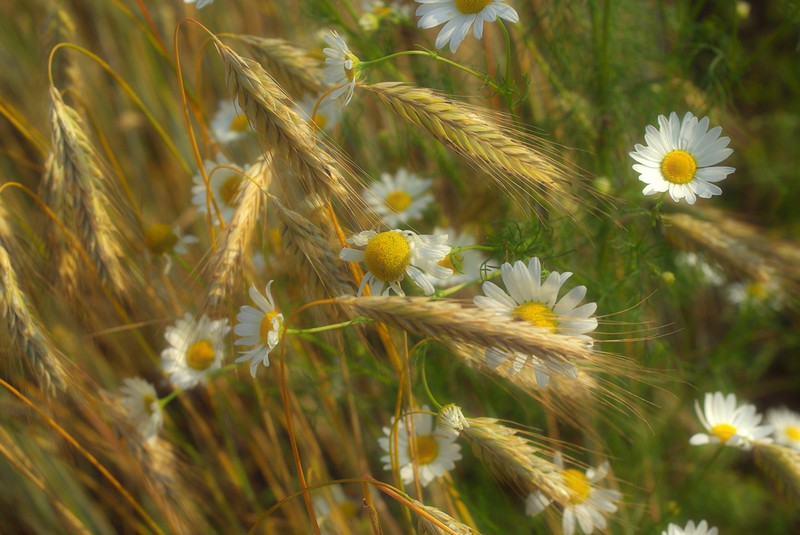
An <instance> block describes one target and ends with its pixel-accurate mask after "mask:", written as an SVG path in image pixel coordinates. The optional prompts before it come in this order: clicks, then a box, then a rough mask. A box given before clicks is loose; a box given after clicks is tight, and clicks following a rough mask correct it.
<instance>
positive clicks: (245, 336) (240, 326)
mask: <svg viewBox="0 0 800 535" xmlns="http://www.w3.org/2000/svg"><path fill="white" fill-rule="evenodd" d="M270 286H272V281H269V282H268V283H267V287H266V288H265V289H264V295H261V294H260V293H259V292H258V290H256V288H255V286H251V287H250V299H252V300H253V302H254V303H255V304H256V305H257V306H258V308H254V307H251V306H248V305H244V306H243V307H241V308H240V309H239V313H238V314H237V315H236V321H237V322H238V323H237V324H236V326H235V327H234V328H233V332H234V334H236V335H237V336H239V337H240V338H238V339H237V340H236V342H234V344H236V345H239V346H250V347H252V346H255V347H252V349H250V350H249V351H247V352H245V353H243V354H242V356H241V357H239V358H238V359H236V362H246V361H248V360H249V361H250V375H252V376H253V377H255V376H256V370H258V365H259V364H261V363H263V364H264V366H267V367H269V352H270V351H272V350H273V349H274V348H275V346H277V345H278V342H280V339H281V327H282V326H283V314H281V313H279V312H277V311H276V310H275V302H274V301H273V300H272V293H270V289H269V288H270Z"/></svg>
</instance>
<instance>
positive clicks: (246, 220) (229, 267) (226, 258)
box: [207, 155, 272, 305]
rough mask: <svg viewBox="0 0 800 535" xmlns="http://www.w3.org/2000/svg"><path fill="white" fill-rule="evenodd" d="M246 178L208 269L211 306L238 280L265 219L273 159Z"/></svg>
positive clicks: (252, 169) (260, 162) (261, 162)
mask: <svg viewBox="0 0 800 535" xmlns="http://www.w3.org/2000/svg"><path fill="white" fill-rule="evenodd" d="M246 174H247V175H248V177H249V178H245V179H244V182H243V184H242V187H241V188H239V192H238V193H237V199H236V200H234V204H235V205H236V204H237V203H238V205H237V208H236V212H234V214H233V218H232V219H231V221H230V223H229V224H228V226H227V227H225V231H224V232H223V233H222V235H221V236H220V238H219V244H218V247H217V252H216V254H215V255H214V258H212V260H211V263H210V266H209V272H210V273H211V280H212V281H213V282H212V284H211V288H210V289H209V292H208V298H207V299H208V303H207V304H208V305H217V304H219V303H221V302H222V301H224V300H225V299H226V298H227V297H228V296H229V295H230V294H231V290H232V289H233V287H234V285H235V284H236V282H237V281H238V280H239V276H240V275H241V272H242V266H243V265H244V257H245V254H247V253H248V252H249V251H250V243H251V242H252V240H253V236H254V235H255V230H256V226H257V224H258V221H259V217H260V216H262V215H263V209H264V207H265V203H264V199H265V197H266V194H265V192H266V191H267V188H269V184H270V181H271V180H272V157H271V156H269V155H266V156H263V157H261V158H260V159H259V160H258V161H257V162H256V163H255V164H254V165H252V166H251V167H250V168H249V169H247V171H246Z"/></svg>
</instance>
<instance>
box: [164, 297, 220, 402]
mask: <svg viewBox="0 0 800 535" xmlns="http://www.w3.org/2000/svg"><path fill="white" fill-rule="evenodd" d="M230 330H231V328H230V326H229V325H228V320H227V319H221V320H210V319H208V317H206V316H202V317H201V318H200V320H199V321H195V319H194V317H193V316H192V315H191V314H190V313H188V312H187V313H186V315H185V316H184V317H183V318H179V319H178V320H177V321H176V322H175V325H174V326H170V327H167V331H166V333H165V334H164V337H165V338H166V339H167V342H168V343H169V347H168V348H166V349H164V350H163V351H162V352H161V365H162V366H163V367H164V371H165V372H166V373H167V374H169V375H170V381H171V382H172V384H174V385H175V386H176V387H178V388H191V387H193V386H195V385H196V384H197V383H199V382H205V379H206V376H207V375H208V374H209V373H211V372H213V371H214V370H217V369H219V368H220V367H221V366H222V361H223V360H224V359H225V352H224V347H223V339H224V338H225V335H226V334H228V332H229V331H230Z"/></svg>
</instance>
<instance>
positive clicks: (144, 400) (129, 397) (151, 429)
mask: <svg viewBox="0 0 800 535" xmlns="http://www.w3.org/2000/svg"><path fill="white" fill-rule="evenodd" d="M119 392H120V394H122V400H121V402H122V406H123V408H124V409H125V413H126V414H127V416H128V420H129V421H130V422H131V424H132V425H133V426H134V427H135V428H136V430H137V431H138V432H139V434H140V435H141V436H142V438H143V439H144V440H146V441H151V442H152V441H155V440H156V436H157V435H158V431H159V429H161V426H163V425H164V415H163V414H162V413H161V407H160V406H159V404H158V395H157V394H156V389H155V388H154V387H153V385H152V384H150V383H149V382H147V381H145V380H144V379H142V378H140V377H128V378H127V379H125V380H124V381H122V386H121V387H120V389H119Z"/></svg>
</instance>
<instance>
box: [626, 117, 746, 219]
mask: <svg viewBox="0 0 800 535" xmlns="http://www.w3.org/2000/svg"><path fill="white" fill-rule="evenodd" d="M708 123H709V120H708V117H703V119H701V120H698V119H697V117H695V116H694V115H692V113H691V112H686V115H684V116H683V120H682V121H681V120H679V119H678V114H677V113H675V112H672V113H671V114H670V115H669V119H667V118H666V117H664V116H663V115H659V116H658V124H659V129H658V130H656V129H655V127H654V126H651V125H648V126H647V128H646V129H645V134H644V139H645V141H646V142H647V145H648V146H646V147H645V146H643V145H640V144H638V143H637V144H636V145H634V149H636V150H635V151H633V152H630V153H629V154H630V157H631V158H633V159H634V160H636V161H637V162H639V163H637V164H634V165H633V170H634V171H636V172H637V173H639V180H641V181H642V182H644V183H645V184H647V186H645V188H644V189H643V190H642V193H644V194H645V195H652V194H654V193H663V192H665V191H668V192H669V194H670V196H671V197H672V200H673V201H675V202H678V201H680V200H681V199H686V202H687V203H689V204H694V202H695V200H696V199H697V197H702V198H704V199H708V198H710V197H711V196H713V195H721V194H722V190H721V189H720V188H719V186H717V185H716V184H714V183H715V182H720V181H722V180H725V178H727V176H728V175H729V174H731V173H733V172H734V171H735V169H734V168H733V167H723V166H718V165H716V164H718V163H720V162H721V161H723V160H724V159H725V158H727V157H728V156H730V155H731V154H732V153H733V149H729V148H727V146H728V143H730V141H731V140H730V138H728V137H719V134H720V132H722V128H721V127H719V126H717V127H714V128H712V129H711V130H708Z"/></svg>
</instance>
